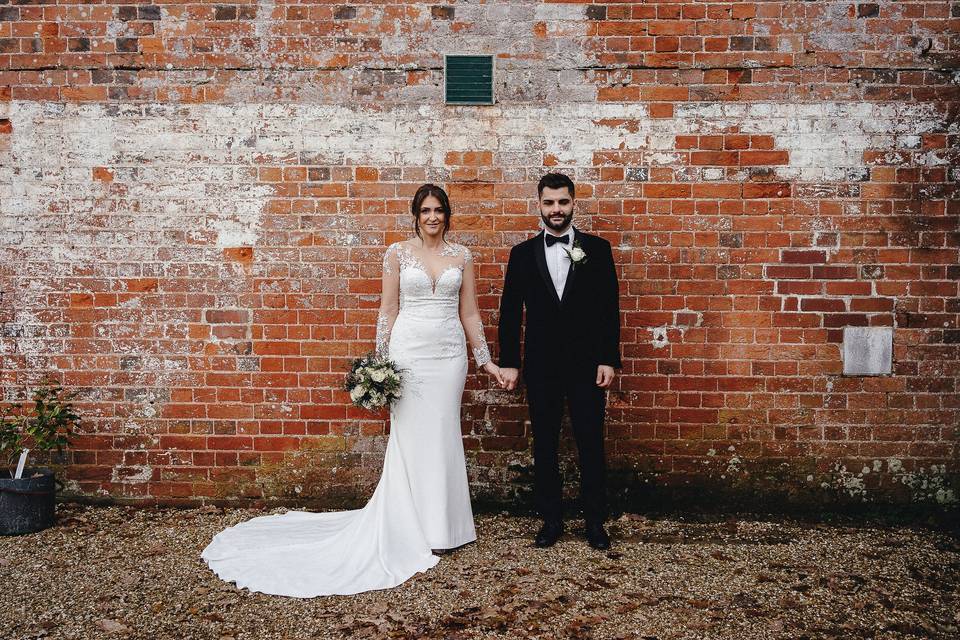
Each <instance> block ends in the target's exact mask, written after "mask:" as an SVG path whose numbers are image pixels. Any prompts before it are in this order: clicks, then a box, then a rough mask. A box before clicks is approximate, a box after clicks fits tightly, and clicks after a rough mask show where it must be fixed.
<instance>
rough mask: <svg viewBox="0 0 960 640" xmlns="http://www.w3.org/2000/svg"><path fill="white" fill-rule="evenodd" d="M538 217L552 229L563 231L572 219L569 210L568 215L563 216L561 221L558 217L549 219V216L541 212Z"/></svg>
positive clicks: (571, 213)
mask: <svg viewBox="0 0 960 640" xmlns="http://www.w3.org/2000/svg"><path fill="white" fill-rule="evenodd" d="M540 219H541V220H543V224H545V225H546V226H547V227H549V228H550V229H552V230H554V231H565V230H566V228H567V227H569V226H570V222H571V221H573V212H572V211H571V212H570V215H566V216H563V220H562V221H560V218H555V219H551V218H550V216H545V215H543V214H542V213H541V214H540Z"/></svg>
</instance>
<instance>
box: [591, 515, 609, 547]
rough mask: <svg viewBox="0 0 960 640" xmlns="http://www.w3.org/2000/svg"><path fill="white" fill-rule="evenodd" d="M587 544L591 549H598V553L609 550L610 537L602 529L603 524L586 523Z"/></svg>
mask: <svg viewBox="0 0 960 640" xmlns="http://www.w3.org/2000/svg"><path fill="white" fill-rule="evenodd" d="M587 542H588V543H589V544H590V546H591V547H593V548H594V549H599V550H600V551H606V550H607V549H609V548H610V536H608V535H607V532H606V531H605V530H604V529H603V523H601V522H588V523H587Z"/></svg>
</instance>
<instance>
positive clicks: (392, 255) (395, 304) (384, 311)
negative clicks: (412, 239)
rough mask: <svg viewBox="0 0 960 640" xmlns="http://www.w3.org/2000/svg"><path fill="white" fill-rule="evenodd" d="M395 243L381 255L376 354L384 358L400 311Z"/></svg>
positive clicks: (398, 262)
mask: <svg viewBox="0 0 960 640" xmlns="http://www.w3.org/2000/svg"><path fill="white" fill-rule="evenodd" d="M398 252H399V249H398V247H397V245H396V243H394V244H392V245H390V246H389V247H388V248H387V251H386V253H384V255H383V290H382V293H381V294H380V311H379V313H378V314H377V342H376V351H375V353H376V355H377V357H379V358H386V357H387V356H388V355H389V353H390V332H391V331H392V330H393V323H394V322H395V321H396V319H397V313H399V311H400V260H399V257H398V255H397V254H398Z"/></svg>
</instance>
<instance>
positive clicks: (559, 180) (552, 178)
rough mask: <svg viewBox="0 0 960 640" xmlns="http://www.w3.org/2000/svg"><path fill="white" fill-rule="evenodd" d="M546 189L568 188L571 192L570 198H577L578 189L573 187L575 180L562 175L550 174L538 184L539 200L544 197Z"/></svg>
mask: <svg viewBox="0 0 960 640" xmlns="http://www.w3.org/2000/svg"><path fill="white" fill-rule="evenodd" d="M544 187H549V188H551V189H562V188H563V187H566V188H567V189H569V190H570V197H571V198H576V197H577V196H576V188H575V187H574V186H573V180H571V179H570V178H568V177H567V176H565V175H563V174H562V173H548V174H546V175H545V176H543V177H542V178H540V182H539V183H538V184H537V198H539V197H540V196H542V195H543V189H544Z"/></svg>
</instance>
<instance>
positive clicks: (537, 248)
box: [533, 231, 560, 306]
mask: <svg viewBox="0 0 960 640" xmlns="http://www.w3.org/2000/svg"><path fill="white" fill-rule="evenodd" d="M533 255H534V257H535V258H536V260H537V270H538V271H539V272H540V277H542V278H543V283H544V284H545V285H546V286H547V290H548V291H550V297H551V298H553V301H554V302H556V303H557V306H560V298H559V296H557V288H556V287H555V286H553V280H551V279H550V270H549V269H547V254H546V251H544V247H543V232H542V231H541V232H540V234H539V235H537V237H536V238H535V239H534V242H533Z"/></svg>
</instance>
